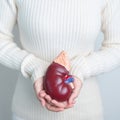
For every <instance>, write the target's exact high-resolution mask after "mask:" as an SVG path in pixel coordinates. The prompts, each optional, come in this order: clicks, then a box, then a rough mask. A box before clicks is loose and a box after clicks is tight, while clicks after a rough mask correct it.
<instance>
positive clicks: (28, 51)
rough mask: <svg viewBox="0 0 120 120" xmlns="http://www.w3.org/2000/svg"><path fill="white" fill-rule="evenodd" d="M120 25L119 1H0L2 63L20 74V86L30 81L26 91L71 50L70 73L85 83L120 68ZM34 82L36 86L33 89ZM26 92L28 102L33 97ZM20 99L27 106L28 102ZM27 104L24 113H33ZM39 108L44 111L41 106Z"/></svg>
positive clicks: (43, 113)
mask: <svg viewBox="0 0 120 120" xmlns="http://www.w3.org/2000/svg"><path fill="white" fill-rule="evenodd" d="M119 21H120V1H119V0H0V63H1V64H3V65H5V66H7V67H9V68H12V69H16V70H18V71H19V72H20V74H21V77H19V78H21V79H19V82H21V83H19V84H23V83H24V86H21V89H23V87H25V89H30V88H31V87H30V86H32V84H33V83H34V82H35V81H36V80H37V79H38V78H39V77H42V76H43V75H44V73H45V71H46V69H47V67H48V66H49V65H50V63H51V62H52V60H53V59H54V58H55V57H56V56H57V55H58V54H59V53H60V52H61V51H62V50H65V51H66V52H67V53H68V56H69V59H70V62H71V70H70V74H72V75H75V76H77V77H78V78H79V79H81V80H82V81H83V82H85V80H88V79H91V78H92V77H95V76H96V75H98V74H102V73H104V72H108V71H110V70H113V69H114V68H116V67H117V66H118V65H120V27H119V26H120V22H119ZM15 24H18V28H19V33H20V41H21V44H22V48H20V47H18V46H17V44H16V43H15V42H14V35H13V33H12V30H13V27H14V25H15ZM100 31H102V32H103V34H104V40H103V42H102V43H101V48H100V49H99V50H98V51H94V46H95V42H96V38H97V36H98V34H99V32H100ZM27 79H28V80H27ZM28 81H29V82H30V83H32V84H31V85H30V86H28V85H27V84H28V83H27V82H28ZM89 84H90V82H89ZM17 85H18V84H17ZM19 87H20V85H19ZM27 87H28V88H27ZM21 89H20V90H21ZM31 89H32V88H31ZM23 90H24V89H23ZM23 90H22V92H21V93H22V94H21V97H22V98H24V97H25V96H24V95H27V94H23V93H24V92H25V91H23ZM19 92H20V91H19ZM15 93H16V94H18V93H17V92H15ZM29 93H30V91H29V92H28V94H29ZM19 94H20V93H19ZM33 94H34V93H33ZM32 97H33V96H31V97H30V98H31V99H34V100H33V101H37V100H36V98H35V96H34V98H32ZM25 98H26V97H25ZM86 99H87V98H86ZM17 100H18V103H19V102H21V103H25V101H24V99H20V100H19V99H17ZM31 102H32V101H31ZM26 104H27V103H26ZM31 104H32V103H31ZM35 104H38V103H37V102H36V103H35ZM16 106H17V104H16ZM16 106H14V107H16ZM22 106H23V108H20V109H19V112H20V110H21V111H22V110H25V111H29V113H31V112H32V110H31V109H32V108H30V109H28V107H24V104H22ZM34 107H35V106H34ZM17 108H18V107H17ZM36 108H37V109H39V108H38V105H36ZM68 112H69V113H70V111H68ZM45 113H46V115H47V111H44V112H41V114H37V117H38V118H39V116H42V117H43V116H45ZM21 115H22V112H21ZM26 116H27V115H26ZM73 116H74V115H73ZM43 119H44V117H43V118H42V119H41V120H43ZM55 119H57V118H55ZM29 120H30V118H29ZM34 120H37V118H36V119H34ZM52 120H53V119H52ZM82 120H83V119H82ZM89 120H90V119H89ZM92 120H93V119H92ZM96 120H97V119H96Z"/></svg>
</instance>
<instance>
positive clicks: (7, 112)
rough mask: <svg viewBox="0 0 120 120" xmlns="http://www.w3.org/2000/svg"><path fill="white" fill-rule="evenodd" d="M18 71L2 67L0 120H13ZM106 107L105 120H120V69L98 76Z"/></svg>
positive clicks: (15, 31) (99, 38)
mask: <svg viewBox="0 0 120 120" xmlns="http://www.w3.org/2000/svg"><path fill="white" fill-rule="evenodd" d="M14 34H15V42H17V44H18V45H19V34H18V29H17V27H15V29H14ZM102 40H103V35H102V34H100V35H99V37H98V39H97V42H96V49H98V48H99V47H100V45H101V44H100V43H101V41H102ZM17 76H18V71H15V70H11V69H9V68H6V67H4V66H2V65H0V120H11V116H12V113H11V102H12V96H13V92H14V89H15V84H16V81H17ZM98 81H99V86H100V90H101V95H102V99H103V105H104V116H105V120H120V67H118V68H116V69H114V70H112V71H111V72H108V73H105V74H102V75H99V76H98Z"/></svg>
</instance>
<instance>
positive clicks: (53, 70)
mask: <svg viewBox="0 0 120 120" xmlns="http://www.w3.org/2000/svg"><path fill="white" fill-rule="evenodd" d="M69 70H70V62H69V60H68V57H67V54H66V52H64V51H62V52H61V53H60V54H59V55H58V56H57V57H56V58H55V59H54V61H53V62H52V63H51V64H50V66H49V67H48V69H47V71H46V74H45V76H44V82H43V86H44V89H45V91H46V93H47V94H49V95H50V96H51V98H52V99H55V100H57V101H61V102H62V101H66V100H68V99H69V97H70V95H71V93H72V90H73V89H72V87H71V85H70V84H71V83H72V82H73V80H74V79H73V77H72V75H69Z"/></svg>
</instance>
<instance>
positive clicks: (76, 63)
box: [70, 56, 89, 82]
mask: <svg viewBox="0 0 120 120" xmlns="http://www.w3.org/2000/svg"><path fill="white" fill-rule="evenodd" d="M70 73H71V74H72V75H74V76H76V77H78V78H79V79H80V80H81V81H82V82H84V80H85V73H89V69H88V65H87V62H86V59H85V57H84V56H78V57H76V58H74V59H73V60H71V70H70Z"/></svg>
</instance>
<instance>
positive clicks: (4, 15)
mask: <svg viewBox="0 0 120 120" xmlns="http://www.w3.org/2000/svg"><path fill="white" fill-rule="evenodd" d="M16 19H17V7H16V4H15V0H0V63H1V64H2V65H4V66H7V67H9V68H11V69H16V70H19V71H20V72H21V73H22V74H23V76H24V77H25V78H30V79H31V80H32V82H33V83H34V81H35V80H36V79H37V78H39V77H42V76H43V75H44V72H45V70H46V68H47V67H48V65H49V63H48V62H46V61H43V60H42V59H40V58H38V57H37V56H35V55H33V54H32V53H29V52H28V51H26V50H23V49H21V48H19V47H18V46H17V44H16V43H15V42H14V36H13V34H12V30H13V27H14V25H15V24H16V23H17V22H16V21H17V20H16Z"/></svg>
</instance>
